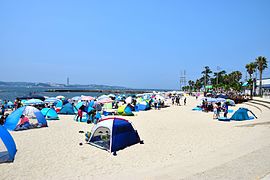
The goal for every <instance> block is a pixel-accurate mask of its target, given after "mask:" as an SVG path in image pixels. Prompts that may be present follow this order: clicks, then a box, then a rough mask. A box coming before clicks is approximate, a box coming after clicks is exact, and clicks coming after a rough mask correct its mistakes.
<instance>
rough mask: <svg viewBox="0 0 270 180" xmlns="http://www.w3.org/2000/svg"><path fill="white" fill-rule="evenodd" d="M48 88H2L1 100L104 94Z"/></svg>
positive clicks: (0, 91) (0, 88)
mask: <svg viewBox="0 0 270 180" xmlns="http://www.w3.org/2000/svg"><path fill="white" fill-rule="evenodd" d="M46 90H48V88H42V87H0V99H1V100H10V101H14V100H15V99H16V98H17V97H22V96H31V95H33V96H34V95H41V96H48V97H56V96H59V95H61V96H65V97H66V98H72V97H75V96H81V95H85V96H92V97H97V96H100V95H101V94H104V93H96V92H45V91H46Z"/></svg>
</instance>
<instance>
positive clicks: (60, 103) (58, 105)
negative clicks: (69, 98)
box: [55, 100, 63, 108]
mask: <svg viewBox="0 0 270 180" xmlns="http://www.w3.org/2000/svg"><path fill="white" fill-rule="evenodd" d="M55 107H57V108H62V107H63V102H62V101H61V100H58V101H56V103H55Z"/></svg>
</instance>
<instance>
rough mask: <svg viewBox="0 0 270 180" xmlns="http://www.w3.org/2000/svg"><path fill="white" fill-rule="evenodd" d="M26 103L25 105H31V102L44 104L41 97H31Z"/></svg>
mask: <svg viewBox="0 0 270 180" xmlns="http://www.w3.org/2000/svg"><path fill="white" fill-rule="evenodd" d="M24 104H25V105H30V104H33V105H38V104H44V102H43V101H41V100H40V99H29V100H28V101H26V102H25V103H24Z"/></svg>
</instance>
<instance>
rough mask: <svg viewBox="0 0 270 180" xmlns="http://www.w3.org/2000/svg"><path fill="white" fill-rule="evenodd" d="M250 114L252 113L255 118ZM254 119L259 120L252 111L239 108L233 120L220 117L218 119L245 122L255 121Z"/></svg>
mask: <svg viewBox="0 0 270 180" xmlns="http://www.w3.org/2000/svg"><path fill="white" fill-rule="evenodd" d="M248 112H250V113H251V114H252V115H253V116H249V114H248ZM254 118H257V117H256V115H255V114H254V113H253V112H252V111H250V110H249V109H247V108H239V109H238V110H237V111H235V113H234V114H233V115H232V117H231V118H224V117H220V118H218V120H219V121H230V120H234V121H245V120H253V119H254Z"/></svg>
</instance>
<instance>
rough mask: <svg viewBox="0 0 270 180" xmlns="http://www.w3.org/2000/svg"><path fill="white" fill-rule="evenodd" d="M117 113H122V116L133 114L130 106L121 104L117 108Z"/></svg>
mask: <svg viewBox="0 0 270 180" xmlns="http://www.w3.org/2000/svg"><path fill="white" fill-rule="evenodd" d="M117 113H118V115H122V116H134V114H133V113H132V109H131V107H130V106H127V105H126V104H125V105H122V106H120V107H119V108H118V109H117Z"/></svg>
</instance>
